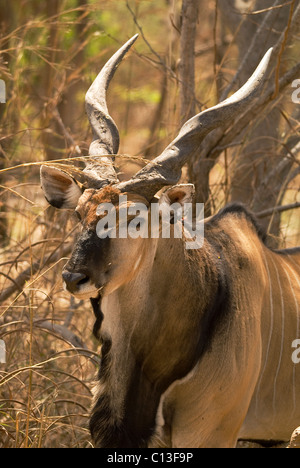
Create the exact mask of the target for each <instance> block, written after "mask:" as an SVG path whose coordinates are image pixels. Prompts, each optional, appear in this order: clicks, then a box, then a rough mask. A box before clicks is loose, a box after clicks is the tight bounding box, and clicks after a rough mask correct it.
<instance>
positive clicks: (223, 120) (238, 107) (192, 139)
mask: <svg viewBox="0 0 300 468" xmlns="http://www.w3.org/2000/svg"><path fill="white" fill-rule="evenodd" d="M272 52H273V49H272V48H271V49H269V50H268V51H267V53H266V54H265V56H264V57H263V59H262V60H261V62H260V64H259V65H258V67H257V69H256V70H255V71H254V73H253V75H252V76H251V77H250V78H249V80H248V81H247V82H246V84H245V85H244V86H242V87H241V88H240V89H239V90H238V91H236V93H234V94H233V95H232V96H231V97H230V98H228V99H226V100H225V101H223V102H221V103H219V104H217V105H216V106H214V107H212V108H210V109H207V110H205V111H203V112H201V113H199V114H197V115H195V116H194V117H192V118H191V119H190V120H188V121H187V122H186V123H185V124H184V125H183V126H182V127H181V129H180V131H179V134H178V135H177V137H176V138H175V139H174V140H173V141H172V143H171V144H170V145H168V146H167V147H166V148H165V150H164V151H163V152H162V153H161V155H160V156H158V157H156V158H155V159H154V160H153V161H151V162H150V163H148V164H147V165H146V166H145V167H144V168H143V169H141V170H140V171H139V172H137V174H136V175H135V176H134V177H132V178H131V179H130V180H129V181H126V182H122V183H120V184H119V185H118V187H119V189H120V190H121V191H129V192H130V191H138V193H139V194H141V195H144V196H145V198H147V199H148V200H149V199H151V198H152V197H153V196H154V195H155V193H156V192H157V191H158V190H160V189H161V188H162V187H164V186H166V185H174V184H176V183H177V182H178V181H179V179H180V177H181V169H182V166H183V165H184V164H185V163H186V161H187V160H188V158H189V157H191V156H192V155H193V154H195V152H196V151H198V149H199V146H200V144H201V142H202V141H203V139H204V138H205V137H206V136H207V135H208V133H210V132H211V131H212V130H213V129H215V128H217V127H221V126H223V125H225V124H227V123H228V122H233V121H234V119H235V118H236V117H237V116H238V115H239V114H242V113H243V112H244V111H245V110H246V109H247V108H248V106H249V104H250V103H251V102H252V101H253V99H254V98H255V97H256V96H257V95H258V93H259V92H260V90H261V88H262V85H263V83H264V81H265V77H266V72H267V69H268V65H269V61H270V58H271V54H272Z"/></svg>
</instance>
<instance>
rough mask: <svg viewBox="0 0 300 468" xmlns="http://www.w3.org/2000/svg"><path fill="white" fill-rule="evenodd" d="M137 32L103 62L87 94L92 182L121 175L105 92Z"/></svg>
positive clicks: (115, 130) (114, 179)
mask: <svg viewBox="0 0 300 468" xmlns="http://www.w3.org/2000/svg"><path fill="white" fill-rule="evenodd" d="M137 38H138V34H136V35H135V36H133V37H132V38H131V39H129V41H127V42H126V44H124V45H123V46H122V47H121V48H120V49H119V50H118V51H117V52H116V53H115V54H114V55H113V56H112V57H111V58H110V59H109V60H108V62H107V63H106V64H105V65H104V67H103V68H102V70H101V71H100V73H99V74H98V76H97V77H96V78H95V80H94V82H93V83H92V85H91V86H90V88H89V89H88V91H87V93H86V95H85V107H86V113H87V116H88V119H89V122H90V125H91V128H92V132H93V140H92V142H91V144H90V147H89V156H91V157H92V158H90V159H92V161H89V162H88V163H87V166H86V168H85V169H84V173H85V174H86V176H87V179H88V183H89V185H90V186H94V187H96V188H100V187H102V186H104V185H107V184H109V183H117V182H118V178H117V174H116V171H115V169H114V167H113V162H112V159H111V158H110V157H109V155H113V154H116V153H117V152H118V149H119V131H118V127H117V125H116V124H115V122H114V120H113V119H112V117H111V116H110V115H109V112H108V108H107V102H106V93H107V90H108V87H109V84H110V82H111V80H112V78H113V76H114V74H115V72H116V70H117V68H118V65H119V64H120V63H121V61H122V60H123V58H124V56H125V55H126V53H127V52H128V51H129V49H130V48H131V47H132V45H133V44H134V42H135V41H136V39H137Z"/></svg>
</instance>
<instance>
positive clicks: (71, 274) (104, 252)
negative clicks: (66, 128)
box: [41, 35, 272, 298]
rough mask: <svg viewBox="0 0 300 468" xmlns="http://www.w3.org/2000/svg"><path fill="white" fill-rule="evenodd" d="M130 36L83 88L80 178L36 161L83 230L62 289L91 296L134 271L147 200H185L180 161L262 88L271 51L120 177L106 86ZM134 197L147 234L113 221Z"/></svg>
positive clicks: (52, 199)
mask: <svg viewBox="0 0 300 468" xmlns="http://www.w3.org/2000/svg"><path fill="white" fill-rule="evenodd" d="M136 39H137V35H136V36H134V37H133V38H131V39H130V40H129V41H128V42H127V43H126V44H125V45H124V46H123V47H121V48H120V49H119V50H118V51H117V52H116V54H115V55H114V56H113V57H112V58H111V59H110V60H109V61H108V62H107V63H106V65H105V66H104V67H103V69H102V70H101V72H100V73H99V75H98V76H97V78H96V79H95V81H94V82H93V84H92V85H91V87H90V89H89V90H88V92H87V94H86V99H85V102H86V112H87V115H88V118H89V121H90V124H91V127H92V131H93V140H92V143H91V145H90V148H89V157H88V158H87V163H86V168H85V169H84V171H83V174H82V176H83V179H84V184H79V183H78V182H77V181H76V180H75V179H74V178H73V177H72V176H71V175H69V174H68V173H67V172H65V171H63V170H60V169H59V168H57V167H54V166H50V165H44V166H42V168H41V183H42V188H43V191H44V193H45V196H46V198H47V200H48V202H49V203H50V204H51V205H53V206H54V207H57V208H62V209H73V210H75V212H76V213H77V215H78V218H79V219H80V221H81V223H82V232H81V234H80V236H79V238H78V240H77V243H76V246H75V248H74V251H73V254H72V257H71V259H70V261H69V262H68V264H67V265H66V267H65V270H64V272H63V279H64V282H65V286H66V289H67V290H68V291H69V292H70V293H72V294H73V295H75V296H77V297H78V298H94V297H97V296H98V295H99V294H101V295H106V294H108V293H110V292H112V291H113V290H115V289H116V288H118V287H120V286H121V285H122V284H123V283H124V282H126V281H128V280H129V279H130V278H131V277H132V275H134V273H135V272H136V270H137V268H138V267H139V266H140V264H141V263H142V260H143V256H144V253H145V252H146V251H147V252H149V251H152V250H153V249H154V250H155V245H156V242H157V236H151V233H149V232H148V231H149V229H150V228H149V226H150V222H149V219H150V218H151V210H152V211H153V208H151V207H153V202H154V205H157V203H159V202H160V203H163V204H164V205H172V204H173V203H177V204H179V205H183V204H185V203H190V202H191V201H192V196H193V187H192V186H191V185H190V184H189V185H176V184H177V183H178V181H179V179H180V176H181V169H182V167H183V165H184V164H185V163H186V162H187V160H188V159H189V158H190V157H192V156H193V155H194V154H195V153H197V151H198V150H199V146H200V144H201V142H202V141H203V139H204V138H205V136H206V135H207V134H208V133H209V132H210V131H212V130H213V129H215V128H217V127H222V126H228V125H230V124H232V122H233V121H234V119H235V118H236V117H237V116H238V115H240V114H242V113H243V112H244V111H245V109H247V107H248V106H249V104H250V103H251V102H252V100H253V99H254V97H255V96H256V95H257V94H258V92H259V90H260V88H261V85H262V83H263V81H264V77H265V73H266V69H267V67H268V63H269V59H270V55H271V52H272V50H269V51H268V52H267V53H266V55H265V57H264V58H263V59H262V61H261V63H260V65H259V66H258V68H257V69H256V71H255V72H254V74H253V75H252V77H251V78H250V79H249V81H248V82H247V83H246V84H245V85H244V86H243V87H242V88H241V89H240V90H239V91H237V92H236V93H235V94H234V95H232V96H231V97H230V98H229V99H227V100H226V101H224V102H222V103H221V104H218V105H216V106H214V107H212V108H210V109H208V110H205V111H203V112H201V113H200V114H198V115H196V116H194V117H193V118H192V119H190V120H189V121H187V122H186V123H185V124H184V125H183V127H182V128H181V130H180V132H179V134H178V136H177V137H176V138H175V139H174V140H173V141H172V142H171V143H170V145H168V146H167V148H166V149H165V150H164V151H163V152H162V154H161V155H159V156H158V157H156V158H155V159H154V160H152V161H151V162H150V163H148V164H147V165H146V166H145V167H144V168H143V169H141V170H140V171H139V172H137V174H136V175H134V176H133V177H132V178H131V179H130V180H128V181H125V182H120V181H119V179H118V176H117V173H116V170H115V168H114V165H113V155H115V154H116V153H117V152H118V148H119V132H118V129H117V126H116V124H115V122H114V121H113V119H112V118H111V117H110V115H109V113H108V109H107V104H106V92H107V89H108V86H109V83H110V81H111V79H112V77H113V75H114V73H115V71H116V69H117V66H118V65H119V63H120V62H121V61H122V59H123V57H124V56H125V54H126V53H127V52H128V51H129V49H130V48H131V46H132V45H133V44H134V42H135V41H136ZM168 186H171V188H169V189H168V191H166V192H165V193H163V194H162V195H161V197H160V200H158V199H157V198H154V197H155V195H156V194H157V193H158V192H159V191H160V190H161V189H162V188H164V187H168ZM141 205H142V206H144V207H146V208H147V209H148V208H149V209H148V210H147V213H146V214H145V213H144V218H145V217H146V218H147V222H146V223H145V224H146V226H147V227H146V229H148V231H147V235H140V236H126V235H120V229H118V228H119V227H120V225H122V223H123V224H124V223H125V224H126V225H127V227H128V224H129V223H130V210H132V209H134V208H136V207H137V208H139V207H140V206H141ZM101 206H104V207H107V210H106V211H105V210H103V211H101V209H99V207H101ZM109 207H111V208H112V212H113V215H112V216H113V220H114V222H115V224H116V225H115V226H112V227H111V229H112V230H113V229H114V232H113V234H111V235H106V236H101V235H99V229H100V228H99V223H100V224H101V219H103V217H104V215H106V216H107V215H108V214H109V213H108V212H109ZM123 212H126V215H127V218H126V217H125V218H124V216H122V213H123ZM105 222H107V219H106V220H105ZM179 222H180V220H179ZM139 223H140V226H139V229H142V227H141V224H142V223H141V219H139ZM104 224H105V223H104ZM121 227H122V226H121ZM144 229H145V227H144ZM100 230H101V229H100ZM171 235H172V233H171ZM134 237H136V238H134ZM152 237H155V239H152Z"/></svg>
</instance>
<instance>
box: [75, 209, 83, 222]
mask: <svg viewBox="0 0 300 468" xmlns="http://www.w3.org/2000/svg"><path fill="white" fill-rule="evenodd" d="M75 216H76V217H77V219H78V221H80V222H81V221H82V218H81V214H80V213H79V211H77V210H75Z"/></svg>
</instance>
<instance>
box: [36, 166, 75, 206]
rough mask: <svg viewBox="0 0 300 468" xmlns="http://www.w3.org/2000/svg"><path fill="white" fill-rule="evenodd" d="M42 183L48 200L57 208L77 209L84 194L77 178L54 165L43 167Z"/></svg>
mask: <svg viewBox="0 0 300 468" xmlns="http://www.w3.org/2000/svg"><path fill="white" fill-rule="evenodd" d="M41 185H42V189H43V192H44V194H45V197H46V200H47V201H48V203H50V205H52V206H54V207H55V208H62V209H68V210H71V209H75V208H76V206H77V204H78V200H79V198H80V197H81V195H82V191H81V189H80V188H79V186H78V184H77V182H76V181H75V179H73V177H71V176H70V175H69V174H67V173H66V172H64V171H62V170H60V169H57V168H56V167H53V166H42V167H41Z"/></svg>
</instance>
